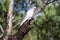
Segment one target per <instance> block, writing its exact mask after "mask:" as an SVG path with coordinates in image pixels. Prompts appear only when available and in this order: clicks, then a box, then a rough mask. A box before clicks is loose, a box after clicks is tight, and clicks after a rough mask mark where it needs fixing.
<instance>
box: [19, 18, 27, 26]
mask: <svg viewBox="0 0 60 40" xmlns="http://www.w3.org/2000/svg"><path fill="white" fill-rule="evenodd" d="M26 20H27V18H24V19H23V21H22V22H21V24H20V26H22V25H23V24H24V22H25V21H26Z"/></svg>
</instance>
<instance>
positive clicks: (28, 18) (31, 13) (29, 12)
mask: <svg viewBox="0 0 60 40" xmlns="http://www.w3.org/2000/svg"><path fill="white" fill-rule="evenodd" d="M34 9H35V7H34V8H32V9H30V10H28V11H27V13H26V16H25V17H24V19H23V21H22V22H21V24H20V26H21V25H22V24H23V23H24V22H25V21H27V20H30V19H31V18H32V17H33V14H34Z"/></svg>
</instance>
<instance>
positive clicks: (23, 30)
mask: <svg viewBox="0 0 60 40" xmlns="http://www.w3.org/2000/svg"><path fill="white" fill-rule="evenodd" d="M32 28H33V23H32V22H31V21H29V22H28V21H27V22H25V23H24V24H23V25H22V26H21V27H20V28H19V30H18V32H17V33H16V34H15V35H10V37H9V39H8V40H22V39H23V38H24V36H25V35H26V34H27V33H28V32H29V31H30V30H31V29H32Z"/></svg>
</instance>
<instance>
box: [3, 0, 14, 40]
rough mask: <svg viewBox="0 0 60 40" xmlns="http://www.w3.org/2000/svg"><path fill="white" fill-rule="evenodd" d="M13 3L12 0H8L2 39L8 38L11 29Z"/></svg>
mask: <svg viewBox="0 0 60 40" xmlns="http://www.w3.org/2000/svg"><path fill="white" fill-rule="evenodd" d="M13 4H14V0H10V5H9V10H8V14H7V28H6V30H5V33H4V37H3V40H8V38H9V35H10V34H11V31H12V15H13V13H12V12H13Z"/></svg>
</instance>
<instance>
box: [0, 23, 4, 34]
mask: <svg viewBox="0 0 60 40" xmlns="http://www.w3.org/2000/svg"><path fill="white" fill-rule="evenodd" d="M0 28H1V31H2V33H4V30H3V28H2V26H1V24H0Z"/></svg>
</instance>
